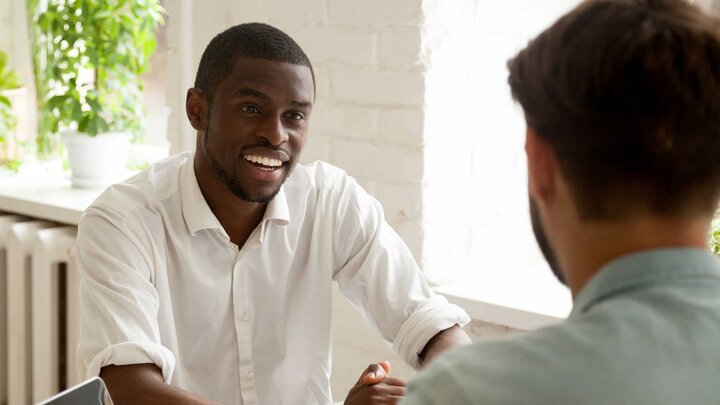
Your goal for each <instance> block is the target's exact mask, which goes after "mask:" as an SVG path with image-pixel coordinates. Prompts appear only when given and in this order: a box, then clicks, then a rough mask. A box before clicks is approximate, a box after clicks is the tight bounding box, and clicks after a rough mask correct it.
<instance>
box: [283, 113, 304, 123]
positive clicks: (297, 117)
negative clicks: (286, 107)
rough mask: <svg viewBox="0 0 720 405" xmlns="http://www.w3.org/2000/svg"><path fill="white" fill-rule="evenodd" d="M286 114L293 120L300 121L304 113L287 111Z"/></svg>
mask: <svg viewBox="0 0 720 405" xmlns="http://www.w3.org/2000/svg"><path fill="white" fill-rule="evenodd" d="M286 116H287V117H288V118H289V119H291V120H293V121H300V120H302V119H305V115H304V114H302V113H299V112H291V113H287V115H286Z"/></svg>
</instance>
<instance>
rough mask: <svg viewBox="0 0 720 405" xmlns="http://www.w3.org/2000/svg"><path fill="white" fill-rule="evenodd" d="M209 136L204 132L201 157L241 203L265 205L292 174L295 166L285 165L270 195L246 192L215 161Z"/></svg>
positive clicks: (239, 183) (231, 174) (208, 133)
mask: <svg viewBox="0 0 720 405" xmlns="http://www.w3.org/2000/svg"><path fill="white" fill-rule="evenodd" d="M209 136H210V130H209V129H208V130H206V131H205V137H204V138H203V155H204V156H205V160H207V161H208V162H209V163H210V166H212V168H213V170H215V173H216V174H217V175H218V177H220V180H222V182H223V183H224V184H225V186H226V187H227V188H228V189H229V190H230V191H231V192H232V193H233V194H235V195H236V196H237V197H238V198H240V199H241V200H243V201H248V202H254V203H267V202H270V201H271V200H272V199H273V198H275V196H276V195H277V193H278V192H279V191H280V187H282V185H283V184H284V183H285V180H287V177H288V175H290V172H292V167H294V166H295V164H294V163H292V164H291V162H288V163H286V164H287V165H288V167H287V170H286V171H285V175H284V176H283V178H282V179H281V180H280V182H279V184H278V186H277V187H276V188H275V190H273V191H271V192H270V193H265V194H257V193H252V192H250V191H249V190H247V189H246V188H245V187H243V185H242V184H241V182H240V179H238V178H237V176H235V175H234V174H233V173H230V172H228V171H227V170H225V168H223V166H222V164H220V162H219V161H218V160H217V159H215V157H214V156H213V155H212V153H211V152H210V148H209V147H208V137H209Z"/></svg>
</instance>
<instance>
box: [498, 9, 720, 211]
mask: <svg viewBox="0 0 720 405" xmlns="http://www.w3.org/2000/svg"><path fill="white" fill-rule="evenodd" d="M508 67H509V71H510V75H509V79H508V81H509V83H510V87H511V90H512V94H513V97H514V98H515V100H517V101H518V102H519V103H520V104H521V105H522V107H523V110H524V112H525V118H526V121H527V124H528V126H529V127H531V128H533V129H534V130H535V131H536V132H537V133H538V135H539V136H541V137H542V138H543V139H545V140H546V141H547V142H548V143H549V144H550V146H551V148H552V149H553V151H554V152H555V154H556V155H557V157H558V161H559V164H560V170H561V172H562V174H563V176H564V177H565V178H566V179H567V181H568V184H569V185H570V188H571V192H572V193H573V199H574V201H575V203H576V206H577V208H578V211H579V214H580V215H581V217H582V218H584V219H613V218H615V219H617V218H622V217H625V218H626V217H628V215H632V214H633V213H636V212H639V211H643V212H649V213H652V214H655V215H677V214H683V215H688V214H692V215H696V214H698V213H700V212H702V213H703V214H704V213H707V212H712V211H714V209H715V208H716V207H717V198H718V194H719V193H720V21H719V20H718V19H716V18H714V17H711V16H709V15H707V14H704V13H703V12H702V11H701V10H700V9H699V8H698V7H697V6H694V5H692V4H690V3H689V2H687V1H683V0H588V1H585V2H583V3H581V4H580V6H578V7H577V8H575V9H574V10H573V11H571V12H570V13H568V14H567V15H565V16H564V17H562V18H560V19H559V20H558V21H557V22H556V23H555V24H553V25H552V26H551V27H550V28H548V29H547V30H545V31H544V32H543V33H541V34H540V35H539V36H538V37H537V38H535V39H534V40H532V41H531V42H530V44H529V45H528V46H527V48H525V49H524V50H522V51H520V53H519V54H518V55H517V56H516V57H515V58H514V59H511V60H510V62H508ZM699 209H702V211H699Z"/></svg>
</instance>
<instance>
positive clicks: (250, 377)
mask: <svg viewBox="0 0 720 405" xmlns="http://www.w3.org/2000/svg"><path fill="white" fill-rule="evenodd" d="M260 245H261V234H260V232H259V228H258V229H255V231H254V232H253V233H252V234H251V235H250V237H249V238H248V240H247V241H246V242H245V245H243V247H242V248H241V249H240V250H239V251H238V252H237V256H236V259H235V266H234V268H233V278H232V280H233V281H232V283H233V286H232V291H233V315H234V320H235V333H236V335H237V349H238V375H239V376H240V393H241V395H242V397H243V403H244V404H245V405H253V404H257V403H258V395H257V390H256V389H255V372H254V369H253V359H252V326H253V314H252V312H251V310H250V308H249V305H248V298H247V297H248V288H249V286H248V283H247V277H246V276H247V274H246V272H247V271H248V266H247V258H248V255H250V253H251V252H252V251H254V250H255V249H257V248H258V247H259V246H260Z"/></svg>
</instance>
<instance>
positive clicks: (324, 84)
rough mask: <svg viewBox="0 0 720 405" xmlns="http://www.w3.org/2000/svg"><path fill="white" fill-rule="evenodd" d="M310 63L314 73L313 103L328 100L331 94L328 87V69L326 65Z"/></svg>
mask: <svg viewBox="0 0 720 405" xmlns="http://www.w3.org/2000/svg"><path fill="white" fill-rule="evenodd" d="M310 63H312V65H313V71H314V72H315V102H316V103H318V102H320V101H322V100H328V99H330V95H331V93H332V90H331V87H330V69H329V68H328V67H327V65H326V64H323V63H315V62H314V61H313V60H312V59H311V60H310Z"/></svg>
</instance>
